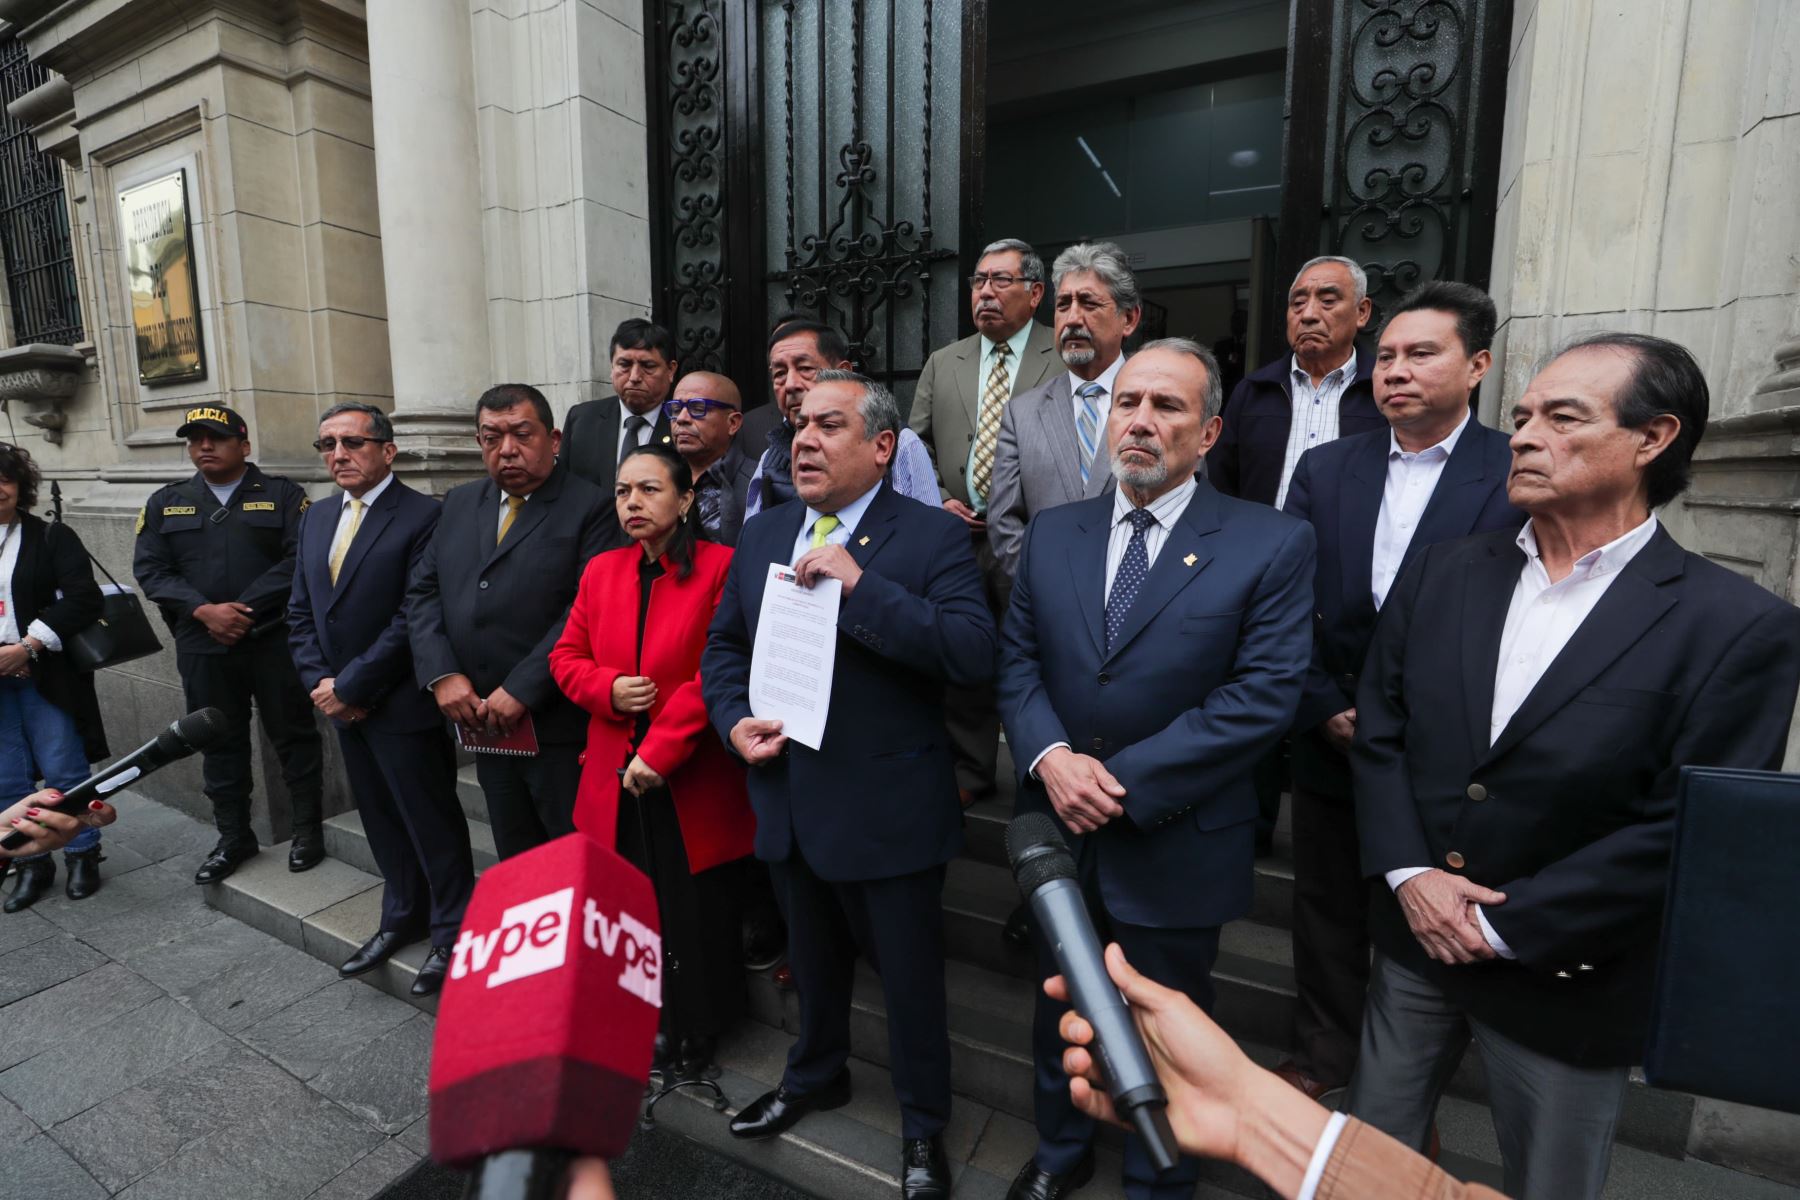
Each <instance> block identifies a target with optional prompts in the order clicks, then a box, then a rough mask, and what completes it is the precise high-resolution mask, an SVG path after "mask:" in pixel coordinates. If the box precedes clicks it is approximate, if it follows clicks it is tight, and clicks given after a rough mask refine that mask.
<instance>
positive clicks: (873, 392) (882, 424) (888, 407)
mask: <svg viewBox="0 0 1800 1200" xmlns="http://www.w3.org/2000/svg"><path fill="white" fill-rule="evenodd" d="M821 383H854V384H855V385H856V386H858V387H860V388H861V389H862V400H861V401H860V402H858V404H857V406H856V408H857V411H858V412H860V413H862V419H863V441H865V442H866V441H869V440H870V439H872V438H873V437H874V436H875V435H876V434H878V433H892V434H893V435H894V436H895V437H899V436H900V404H899V402H898V401H896V400H895V399H894V393H892V392H890V391H888V390H887V388H885V387H883V386H882V385H881V384H879V383H877V382H875V381H874V380H873V379H870V378H869V377H868V376H867V375H858V374H857V373H856V372H855V371H838V370H830V371H820V372H819V374H818V378H816V379H814V380H813V386H814V387H817V386H818V385H819V384H821Z"/></svg>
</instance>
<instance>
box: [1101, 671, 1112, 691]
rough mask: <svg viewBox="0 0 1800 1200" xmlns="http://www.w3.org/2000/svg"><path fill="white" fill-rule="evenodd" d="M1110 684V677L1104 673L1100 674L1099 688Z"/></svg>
mask: <svg viewBox="0 0 1800 1200" xmlns="http://www.w3.org/2000/svg"><path fill="white" fill-rule="evenodd" d="M1111 682H1112V676H1111V675H1108V674H1107V673H1106V672H1105V671H1102V672H1100V686H1101V687H1105V686H1106V685H1107V684H1109V683H1111Z"/></svg>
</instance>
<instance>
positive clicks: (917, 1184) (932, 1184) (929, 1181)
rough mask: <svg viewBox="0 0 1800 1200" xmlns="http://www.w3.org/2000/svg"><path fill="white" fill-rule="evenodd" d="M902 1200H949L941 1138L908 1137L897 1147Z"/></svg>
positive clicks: (946, 1165)
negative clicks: (898, 1150) (898, 1149)
mask: <svg viewBox="0 0 1800 1200" xmlns="http://www.w3.org/2000/svg"><path fill="white" fill-rule="evenodd" d="M900 1195H901V1198H902V1200H950V1160H949V1159H947V1158H945V1157H944V1139H943V1138H940V1137H928V1138H907V1139H906V1142H905V1143H904V1144H903V1145H902V1146H901V1147H900Z"/></svg>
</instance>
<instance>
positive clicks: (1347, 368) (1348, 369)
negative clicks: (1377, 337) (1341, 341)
mask: <svg viewBox="0 0 1800 1200" xmlns="http://www.w3.org/2000/svg"><path fill="white" fill-rule="evenodd" d="M1355 374H1356V347H1355V346H1354V345H1353V346H1351V347H1350V357H1349V358H1346V359H1345V360H1344V361H1343V362H1342V363H1341V364H1340V365H1339V366H1338V367H1336V368H1335V369H1334V370H1330V371H1327V372H1325V378H1323V379H1321V380H1319V386H1320V387H1324V386H1325V385H1326V384H1328V383H1330V382H1331V377H1332V376H1333V375H1339V376H1342V377H1343V382H1346V383H1348V382H1349V381H1350V378H1351V377H1352V376H1353V375H1355ZM1288 375H1289V377H1290V378H1295V377H1297V378H1299V379H1304V380H1305V381H1306V386H1307V387H1311V386H1312V373H1311V372H1309V371H1308V370H1307V369H1306V368H1305V367H1303V366H1301V365H1300V356H1299V355H1298V354H1295V355H1292V356H1290V357H1289V358H1288Z"/></svg>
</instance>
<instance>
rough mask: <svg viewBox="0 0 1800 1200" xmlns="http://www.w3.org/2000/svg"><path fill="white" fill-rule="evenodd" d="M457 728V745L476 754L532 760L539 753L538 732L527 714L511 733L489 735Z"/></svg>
mask: <svg viewBox="0 0 1800 1200" xmlns="http://www.w3.org/2000/svg"><path fill="white" fill-rule="evenodd" d="M455 728H456V744H457V745H458V746H461V747H462V748H463V749H464V750H472V751H474V752H475V753H476V754H510V755H512V756H513V757H514V758H531V757H532V756H534V755H536V754H537V752H538V740H537V730H536V729H535V728H534V727H533V726H532V724H531V714H530V713H526V714H525V719H524V720H523V721H520V722H519V723H518V725H517V726H516V727H515V728H514V729H513V731H512V732H511V733H488V732H487V731H486V730H481V729H464V728H463V727H462V726H461V725H457V726H455Z"/></svg>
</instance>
